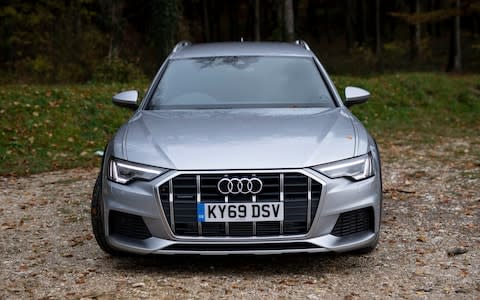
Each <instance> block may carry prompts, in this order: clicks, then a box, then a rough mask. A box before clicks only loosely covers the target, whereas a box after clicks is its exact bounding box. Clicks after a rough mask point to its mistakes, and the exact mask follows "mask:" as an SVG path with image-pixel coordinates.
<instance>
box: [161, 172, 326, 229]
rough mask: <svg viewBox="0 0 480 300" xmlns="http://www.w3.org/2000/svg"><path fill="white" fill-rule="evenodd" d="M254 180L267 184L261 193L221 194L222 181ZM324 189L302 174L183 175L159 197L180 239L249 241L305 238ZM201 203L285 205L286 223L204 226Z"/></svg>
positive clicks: (163, 187)
mask: <svg viewBox="0 0 480 300" xmlns="http://www.w3.org/2000/svg"><path fill="white" fill-rule="evenodd" d="M225 177H227V178H234V177H238V178H243V177H247V178H253V177H256V178H258V179H260V180H261V181H262V182H263V188H262V190H261V192H260V193H258V194H256V195H252V194H237V195H232V194H229V195H228V196H227V197H226V196H225V195H222V194H221V193H220V192H219V191H218V187H217V184H218V182H219V181H220V180H221V179H222V178H225ZM321 192H322V185H321V184H320V183H319V182H317V181H315V180H314V179H312V178H310V177H308V176H307V175H304V174H302V173H298V172H289V173H256V174H248V173H240V174H238V173H233V174H182V175H179V176H177V177H174V178H172V179H170V180H169V181H167V182H165V183H163V184H162V185H160V186H159V187H158V195H159V197H160V201H161V204H162V208H163V211H164V213H165V217H166V218H167V221H168V222H169V224H170V227H171V229H172V232H173V233H174V234H175V235H178V236H193V237H194V236H208V237H225V236H230V237H246V236H278V235H297V234H305V233H307V231H308V230H309V229H310V226H311V224H312V222H313V219H314V218H315V213H316V211H317V208H318V205H319V203H320V197H321ZM197 201H201V202H204V203H224V202H229V203H246V202H254V201H255V202H278V201H283V202H284V220H283V222H279V221H267V222H265V221H262V222H227V223H208V222H204V223H200V222H198V221H197Z"/></svg>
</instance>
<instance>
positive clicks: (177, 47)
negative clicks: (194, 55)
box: [172, 41, 192, 53]
mask: <svg viewBox="0 0 480 300" xmlns="http://www.w3.org/2000/svg"><path fill="white" fill-rule="evenodd" d="M191 44H192V43H191V42H190V41H180V42H178V43H177V44H176V45H175V47H173V50H172V52H173V53H175V52H177V51H179V50H180V49H182V48H185V47H188V46H190V45H191Z"/></svg>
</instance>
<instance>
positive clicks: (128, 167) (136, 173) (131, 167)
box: [108, 158, 168, 184]
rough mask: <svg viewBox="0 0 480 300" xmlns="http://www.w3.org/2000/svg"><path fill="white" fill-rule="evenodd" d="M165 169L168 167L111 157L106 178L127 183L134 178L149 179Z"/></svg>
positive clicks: (160, 173)
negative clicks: (152, 165)
mask: <svg viewBox="0 0 480 300" xmlns="http://www.w3.org/2000/svg"><path fill="white" fill-rule="evenodd" d="M166 171H168V169H164V168H157V167H151V166H145V165H141V164H137V163H132V162H128V161H125V160H118V159H115V158H112V159H110V161H109V166H108V179H110V180H111V181H114V182H117V183H121V184H128V183H130V182H132V181H135V180H144V181H150V180H153V179H155V178H156V177H158V176H160V175H162V174H163V173H165V172H166Z"/></svg>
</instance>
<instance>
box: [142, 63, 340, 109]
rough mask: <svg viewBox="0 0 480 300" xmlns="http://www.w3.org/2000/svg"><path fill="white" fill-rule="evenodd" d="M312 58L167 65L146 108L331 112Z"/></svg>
mask: <svg viewBox="0 0 480 300" xmlns="http://www.w3.org/2000/svg"><path fill="white" fill-rule="evenodd" d="M334 106H335V105H334V102H333V100H332V97H331V95H330V92H329V90H328V89H327V87H326V84H325V82H324V80H323V78H322V76H321V75H320V72H319V70H318V68H317V66H316V64H315V62H314V60H313V59H312V58H308V57H264V56H262V57H257V56H230V57H204V58H192V59H178V60H171V61H170V62H169V63H168V65H167V68H166V70H165V72H164V74H163V76H162V78H161V79H160V82H159V84H158V85H157V88H156V90H155V92H154V94H153V97H152V98H151V100H150V102H149V104H148V106H147V109H151V110H156V109H179V108H249V107H334Z"/></svg>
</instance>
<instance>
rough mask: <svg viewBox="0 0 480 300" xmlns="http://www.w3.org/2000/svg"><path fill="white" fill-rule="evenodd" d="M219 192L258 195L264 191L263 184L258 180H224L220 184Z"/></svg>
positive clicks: (234, 178) (218, 185)
mask: <svg viewBox="0 0 480 300" xmlns="http://www.w3.org/2000/svg"><path fill="white" fill-rule="evenodd" d="M217 187H218V191H219V192H220V193H222V194H224V195H227V194H233V195H237V194H258V193H260V192H261V191H262V188H263V182H262V181H261V180H260V179H258V178H256V177H253V178H246V177H243V178H237V177H233V178H222V179H221V180H220V181H219V182H218V184H217Z"/></svg>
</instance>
